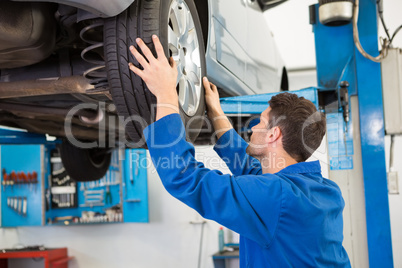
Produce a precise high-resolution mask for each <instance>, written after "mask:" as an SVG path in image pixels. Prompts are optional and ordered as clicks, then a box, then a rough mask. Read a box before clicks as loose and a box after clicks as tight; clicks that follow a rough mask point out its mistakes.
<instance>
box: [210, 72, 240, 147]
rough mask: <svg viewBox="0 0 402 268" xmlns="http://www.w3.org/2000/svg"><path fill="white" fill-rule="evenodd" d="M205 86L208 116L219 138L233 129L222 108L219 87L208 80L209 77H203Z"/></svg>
mask: <svg viewBox="0 0 402 268" xmlns="http://www.w3.org/2000/svg"><path fill="white" fill-rule="evenodd" d="M203 83H204V88H205V102H206V104H207V112H208V117H209V118H210V119H211V121H212V124H213V125H214V129H215V133H216V136H217V138H218V139H219V138H220V137H221V136H222V135H223V134H225V133H226V132H227V131H228V130H230V129H232V128H233V127H232V125H231V124H230V122H229V119H228V118H227V117H226V115H225V113H224V112H223V110H222V107H221V103H220V100H219V93H218V89H217V87H216V86H215V85H214V84H212V83H211V82H209V81H208V78H206V77H204V79H203Z"/></svg>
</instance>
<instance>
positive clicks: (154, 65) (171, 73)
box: [129, 35, 179, 120]
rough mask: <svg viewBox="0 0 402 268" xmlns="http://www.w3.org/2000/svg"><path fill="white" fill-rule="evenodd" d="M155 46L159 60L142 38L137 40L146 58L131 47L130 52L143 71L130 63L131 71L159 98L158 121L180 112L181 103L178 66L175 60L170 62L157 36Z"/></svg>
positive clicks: (171, 59)
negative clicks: (178, 94)
mask: <svg viewBox="0 0 402 268" xmlns="http://www.w3.org/2000/svg"><path fill="white" fill-rule="evenodd" d="M152 40H153V42H154V45H155V50H156V53H157V58H155V57H154V55H153V54H152V52H151V50H150V49H149V48H148V46H147V45H146V44H145V43H144V41H142V40H141V39H140V38H137V39H136V42H137V44H138V46H139V47H140V48H141V50H142V52H143V53H144V55H145V58H144V57H143V56H142V55H141V54H140V53H139V52H138V51H137V49H135V47H134V46H130V51H131V53H132V54H133V56H134V57H135V58H136V59H137V61H138V62H139V63H140V64H141V66H142V67H143V70H141V69H139V68H137V67H135V66H134V64H132V63H131V62H130V63H129V66H130V70H131V71H133V72H134V73H135V74H136V75H138V76H139V77H141V78H142V80H144V82H145V83H146V84H147V86H148V89H149V90H150V91H151V92H152V94H154V95H155V97H156V98H157V104H158V106H157V115H156V120H159V119H160V118H162V117H164V116H166V115H168V114H172V113H178V112H179V101H178V96H177V91H176V82H177V66H176V63H175V61H174V60H173V58H170V60H169V61H168V60H167V58H166V56H165V53H164V51H163V47H162V44H161V43H160V41H159V38H158V37H157V36H156V35H153V36H152Z"/></svg>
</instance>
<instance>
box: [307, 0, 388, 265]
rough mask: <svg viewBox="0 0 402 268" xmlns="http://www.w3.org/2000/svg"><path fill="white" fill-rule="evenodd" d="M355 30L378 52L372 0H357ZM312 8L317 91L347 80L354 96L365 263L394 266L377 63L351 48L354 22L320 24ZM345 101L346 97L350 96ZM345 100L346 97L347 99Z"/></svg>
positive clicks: (365, 44)
mask: <svg viewBox="0 0 402 268" xmlns="http://www.w3.org/2000/svg"><path fill="white" fill-rule="evenodd" d="M359 6H360V12H359V13H360V15H359V21H358V29H359V30H360V31H359V36H360V41H361V44H362V46H363V48H364V49H365V50H366V51H367V52H368V53H369V54H370V55H374V56H376V55H378V29H377V20H378V16H377V6H376V1H372V0H361V1H360V5H359ZM317 10H318V6H317V5H316V6H315V11H316V12H315V16H316V19H315V20H314V18H313V20H314V22H313V23H312V24H313V28H314V33H315V39H316V41H315V44H316V57H317V78H318V86H319V87H320V88H321V90H326V89H331V88H336V89H337V90H338V88H339V87H338V86H337V85H339V83H340V81H348V82H349V85H350V86H349V98H350V96H357V99H358V111H359V112H358V113H359V115H358V116H359V117H360V125H359V126H360V137H361V162H362V171H363V181H364V195H365V212H366V227H367V245H368V261H369V266H370V267H384V268H385V267H393V257H392V239H391V225H390V213H389V203H388V186H387V173H386V164H385V150H384V147H385V145H384V144H385V143H384V135H385V131H384V109H383V97H382V81H381V65H380V63H375V62H372V61H370V60H368V59H366V58H364V57H363V56H362V55H361V54H360V52H359V51H358V50H357V49H356V48H355V44H354V41H353V26H352V23H349V24H348V25H345V26H339V27H328V26H323V25H322V24H321V23H320V22H319V19H318V12H317ZM349 100H350V99H349ZM349 103H350V101H349Z"/></svg>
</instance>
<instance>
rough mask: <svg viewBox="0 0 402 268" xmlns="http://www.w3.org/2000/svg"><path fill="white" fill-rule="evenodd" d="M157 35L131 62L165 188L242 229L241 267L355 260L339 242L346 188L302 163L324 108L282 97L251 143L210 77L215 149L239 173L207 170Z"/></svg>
mask: <svg viewBox="0 0 402 268" xmlns="http://www.w3.org/2000/svg"><path fill="white" fill-rule="evenodd" d="M152 39H153V42H154V45H155V49H156V53H157V58H155V57H154V55H153V54H152V52H151V51H150V50H149V48H148V47H147V46H146V44H145V43H144V42H143V41H142V40H141V39H137V40H136V42H137V44H138V46H139V47H140V49H141V51H142V52H143V54H144V56H145V57H144V56H142V55H141V54H140V53H139V52H138V51H137V50H136V49H135V48H134V47H133V46H131V47H130V50H131V52H132V53H133V55H134V57H135V58H136V59H137V60H138V63H139V64H140V65H141V66H142V69H139V68H137V67H135V66H134V65H133V64H130V69H131V70H132V71H133V72H134V73H135V74H137V75H138V76H140V77H141V78H142V79H143V80H144V81H145V82H146V84H147V85H148V88H149V90H150V91H151V92H152V93H153V94H154V95H155V96H156V98H157V114H156V122H155V123H153V124H151V125H150V126H148V127H147V128H146V129H145V130H144V136H145V139H146V141H147V145H148V148H149V152H150V155H151V158H152V161H153V163H154V165H155V167H156V169H157V171H158V174H159V176H160V178H161V180H162V183H163V185H164V186H165V188H166V190H167V191H168V192H169V193H170V194H171V195H172V196H174V197H175V198H177V199H179V200H180V201H182V202H183V203H185V204H187V205H188V206H190V207H192V208H193V209H195V210H196V211H197V212H198V213H200V214H201V215H202V216H203V217H205V218H207V219H211V220H214V221H216V222H218V223H220V224H222V225H224V226H226V227H227V228H229V229H231V230H233V231H235V232H237V233H239V234H240V267H253V268H260V267H275V268H278V267H279V268H283V267H297V268H299V267H350V262H349V258H348V255H347V253H346V251H345V249H344V248H343V246H342V240H343V218H342V211H343V208H344V200H343V198H342V195H341V191H340V189H339V187H338V186H337V185H336V184H335V183H334V182H332V181H330V180H327V179H325V178H323V177H322V175H321V168H320V164H319V162H318V161H315V162H305V160H306V159H307V158H308V157H310V156H311V154H312V153H313V152H314V151H315V150H316V149H317V148H318V146H319V145H320V143H321V141H322V138H323V136H324V134H325V128H326V122H325V117H324V116H323V115H322V113H320V112H317V110H316V108H315V106H314V104H313V103H311V102H310V101H308V100H306V99H304V98H299V97H297V96H296V95H295V94H291V93H283V94H279V95H277V96H275V97H272V99H271V100H270V101H269V104H270V106H269V108H267V109H266V110H265V111H264V112H262V113H261V116H260V123H259V124H258V125H256V126H254V127H253V128H252V130H253V134H252V135H251V138H250V145H247V143H246V142H245V141H244V140H243V139H242V138H241V137H240V136H239V135H238V134H237V133H236V132H235V131H234V129H233V128H232V126H231V124H230V123H229V120H228V119H227V117H226V116H225V115H224V113H223V111H222V108H221V106H220V102H219V95H218V91H217V88H216V86H214V85H213V84H212V83H209V82H208V80H207V79H206V78H204V87H205V99H206V104H207V110H208V116H209V117H210V119H211V120H212V121H213V124H214V127H215V131H216V133H217V136H218V141H217V144H216V145H215V150H216V151H217V153H218V154H219V156H220V157H221V158H222V159H224V161H225V162H226V164H227V165H228V167H229V168H230V169H231V171H232V173H233V175H229V174H222V173H221V172H220V171H217V170H210V169H207V168H205V167H204V165H203V164H202V163H200V162H197V161H196V160H195V158H194V147H193V145H191V144H190V143H188V142H186V140H185V127H184V125H183V123H182V120H181V118H180V115H179V106H178V95H177V91H176V80H177V68H176V64H175V62H174V61H173V59H172V58H170V60H169V61H168V60H167V58H166V57H165V55H164V51H163V48H162V45H161V43H160V41H159V39H158V37H157V36H153V37H152ZM243 160H244V161H243ZM166 161H167V162H168V163H169V165H166ZM161 162H163V163H164V164H161Z"/></svg>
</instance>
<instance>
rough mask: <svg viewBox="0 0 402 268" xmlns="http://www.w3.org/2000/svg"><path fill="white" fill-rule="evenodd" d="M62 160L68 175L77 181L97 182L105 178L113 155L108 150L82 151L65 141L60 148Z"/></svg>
mask: <svg viewBox="0 0 402 268" xmlns="http://www.w3.org/2000/svg"><path fill="white" fill-rule="evenodd" d="M59 152H60V158H61V161H62V163H63V166H64V168H65V169H66V172H67V174H68V175H69V176H70V177H71V178H72V179H74V180H75V181H80V182H86V181H95V180H99V179H101V178H102V177H103V176H105V174H106V172H107V171H108V169H109V166H110V160H111V157H112V153H111V152H110V150H109V149H108V148H93V149H82V148H78V147H75V146H74V145H72V144H71V143H69V142H68V141H66V140H64V141H63V142H62V143H61V144H60V146H59Z"/></svg>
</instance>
